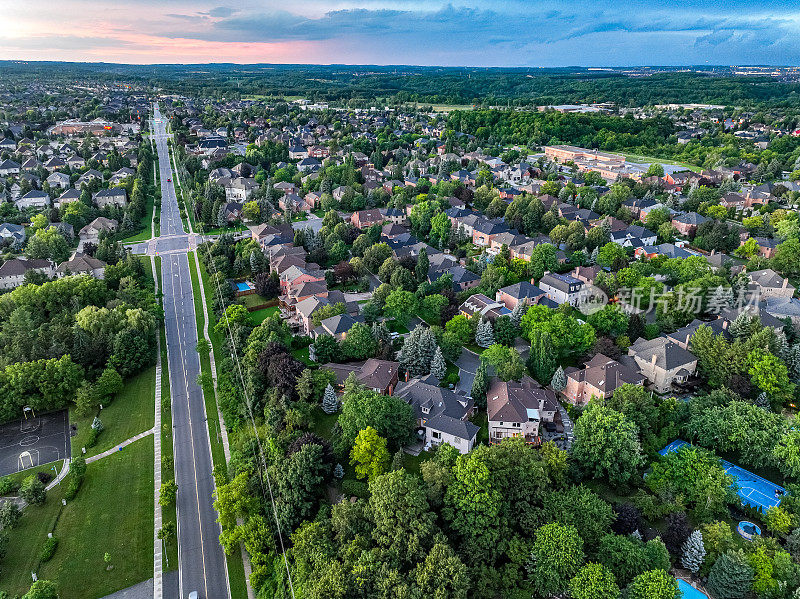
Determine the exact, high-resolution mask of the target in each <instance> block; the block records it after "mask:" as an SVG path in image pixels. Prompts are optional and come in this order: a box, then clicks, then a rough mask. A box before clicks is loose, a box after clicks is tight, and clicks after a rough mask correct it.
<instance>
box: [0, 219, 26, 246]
mask: <svg viewBox="0 0 800 599" xmlns="http://www.w3.org/2000/svg"><path fill="white" fill-rule="evenodd" d="M0 239H2V240H10V241H9V243H10V244H11V246H12V247H14V248H20V247H22V244H23V243H25V227H23V226H22V225H15V224H13V223H2V224H0Z"/></svg>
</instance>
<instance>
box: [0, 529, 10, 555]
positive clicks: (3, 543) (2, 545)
mask: <svg viewBox="0 0 800 599" xmlns="http://www.w3.org/2000/svg"><path fill="white" fill-rule="evenodd" d="M6 553H8V531H7V530H5V529H0V561H3V560H4V559H5V558H6Z"/></svg>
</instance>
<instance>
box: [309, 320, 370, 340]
mask: <svg viewBox="0 0 800 599" xmlns="http://www.w3.org/2000/svg"><path fill="white" fill-rule="evenodd" d="M357 322H360V323H363V322H364V318H363V317H361V316H350V315H349V314H337V315H336V316H331V317H330V318H326V319H325V320H323V321H321V322H320V323H319V326H318V327H316V328H314V329H313V330H312V331H311V334H312V336H313V337H314V339H316V338H317V337H319V336H320V335H330V336H331V337H333V338H334V339H336V340H337V341H344V339H345V337H347V333H348V332H350V329H352V328H353V325H355V324H356V323H357Z"/></svg>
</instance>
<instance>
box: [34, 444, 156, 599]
mask: <svg viewBox="0 0 800 599" xmlns="http://www.w3.org/2000/svg"><path fill="white" fill-rule="evenodd" d="M54 536H56V537H58V539H59V546H58V549H57V550H56V553H55V556H54V558H53V559H52V560H51V561H50V562H47V563H45V564H43V565H42V567H41V568H40V571H39V577H40V578H44V579H48V580H54V581H56V583H57V584H58V587H59V597H60V598H61V599H73V598H74V599H91V598H95V597H104V596H105V595H108V594H109V593H113V592H115V591H118V590H120V589H124V588H126V587H129V586H131V585H133V584H136V583H138V582H141V581H143V580H147V579H148V578H152V576H153V441H152V439H150V438H147V439H142V440H140V441H137V442H136V443H133V444H132V445H129V446H128V447H126V448H125V449H124V450H123V451H121V452H117V453H114V454H112V455H110V456H108V457H106V458H103V459H102V460H99V461H97V462H94V463H92V464H89V465H88V467H87V469H86V478H85V480H84V482H83V486H82V487H81V490H80V491H79V492H78V496H77V497H76V498H75V499H74V500H73V501H72V502H71V503H68V504H67V506H66V507H65V508H64V510H63V512H62V514H61V517H60V518H59V520H58V524H57V525H56V528H55V532H54ZM105 553H109V554H110V555H111V563H112V564H113V565H114V568H113V570H111V571H106V569H105V564H104V562H103V556H104V554H105ZM28 570H30V568H28Z"/></svg>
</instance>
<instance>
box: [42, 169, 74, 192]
mask: <svg viewBox="0 0 800 599" xmlns="http://www.w3.org/2000/svg"><path fill="white" fill-rule="evenodd" d="M45 181H47V184H48V185H50V187H52V188H59V189H67V188H68V187H69V175H67V174H65V173H59V172H58V171H56V172H54V173H50V175H48V177H47V179H45Z"/></svg>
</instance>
